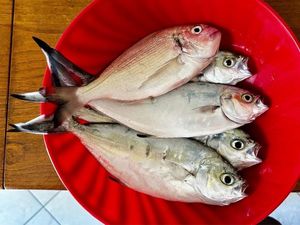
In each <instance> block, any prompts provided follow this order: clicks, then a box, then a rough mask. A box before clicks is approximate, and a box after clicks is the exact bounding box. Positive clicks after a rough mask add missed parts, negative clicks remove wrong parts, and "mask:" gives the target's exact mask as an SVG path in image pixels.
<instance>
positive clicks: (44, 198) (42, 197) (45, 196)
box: [30, 190, 59, 205]
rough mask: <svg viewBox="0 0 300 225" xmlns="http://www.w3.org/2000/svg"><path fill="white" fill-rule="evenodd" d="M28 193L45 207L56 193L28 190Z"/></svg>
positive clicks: (52, 191)
mask: <svg viewBox="0 0 300 225" xmlns="http://www.w3.org/2000/svg"><path fill="white" fill-rule="evenodd" d="M30 192H31V193H32V194H33V195H34V196H35V197H36V198H37V199H38V200H39V201H40V202H41V203H42V204H43V205H45V204H46V203H47V202H48V201H49V200H50V199H51V198H52V197H53V196H54V195H55V194H56V193H57V192H59V191H54V190H30Z"/></svg>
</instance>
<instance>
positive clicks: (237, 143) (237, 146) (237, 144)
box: [234, 141, 242, 149]
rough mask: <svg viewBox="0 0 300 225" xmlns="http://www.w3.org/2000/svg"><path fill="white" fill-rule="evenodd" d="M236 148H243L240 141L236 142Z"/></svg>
mask: <svg viewBox="0 0 300 225" xmlns="http://www.w3.org/2000/svg"><path fill="white" fill-rule="evenodd" d="M234 145H235V147H236V148H238V149H240V148H241V147H242V143H241V142H240V141H237V142H235V144H234Z"/></svg>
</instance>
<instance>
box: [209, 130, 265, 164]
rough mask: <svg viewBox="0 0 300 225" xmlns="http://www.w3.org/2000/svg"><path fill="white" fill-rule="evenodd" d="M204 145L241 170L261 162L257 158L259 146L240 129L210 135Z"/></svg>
mask: <svg viewBox="0 0 300 225" xmlns="http://www.w3.org/2000/svg"><path fill="white" fill-rule="evenodd" d="M206 145H208V146H209V147H212V148H214V149H216V151H217V152H218V153H220V154H221V155H222V156H224V158H226V159H227V160H228V162H229V163H230V164H231V165H232V166H234V167H235V168H238V169H242V168H246V167H250V166H253V165H255V164H258V163H260V162H261V159H259V158H258V157H257V154H258V151H259V149H260V148H261V145H260V144H258V143H257V142H255V141H253V140H252V139H251V138H250V136H249V135H248V134H246V133H245V132H244V131H242V130H240V129H233V130H229V131H225V132H223V133H220V134H215V135H210V136H209V137H208V138H207V140H206Z"/></svg>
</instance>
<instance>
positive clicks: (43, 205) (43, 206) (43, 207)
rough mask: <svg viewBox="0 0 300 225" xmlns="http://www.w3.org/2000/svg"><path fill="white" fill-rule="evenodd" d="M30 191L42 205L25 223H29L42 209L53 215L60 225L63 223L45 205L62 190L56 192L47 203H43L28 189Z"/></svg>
mask: <svg viewBox="0 0 300 225" xmlns="http://www.w3.org/2000/svg"><path fill="white" fill-rule="evenodd" d="M28 192H29V193H30V194H31V196H32V197H33V198H34V199H35V200H36V201H37V202H38V203H39V204H40V205H41V206H42V207H41V208H40V209H39V210H38V211H37V212H36V213H34V214H33V215H32V216H31V217H30V218H29V219H28V220H27V221H26V222H25V223H24V225H26V224H28V223H29V222H30V221H31V220H32V219H33V218H34V217H35V216H36V215H37V214H38V213H39V212H40V211H41V210H42V209H44V210H45V211H46V212H47V213H48V214H49V216H51V218H52V219H54V220H55V222H57V223H58V225H61V223H60V222H59V221H58V220H57V219H56V218H55V217H54V216H53V215H52V214H51V212H49V210H48V209H47V208H46V207H45V206H46V205H47V204H48V203H50V202H51V201H52V200H53V199H54V198H55V197H56V196H57V195H58V194H59V193H60V191H58V192H57V193H55V194H54V195H53V196H52V197H51V198H50V199H49V200H48V201H47V202H46V203H45V204H43V203H42V202H41V201H40V200H39V199H38V198H37V197H36V196H35V195H34V194H33V193H32V192H31V191H30V190H28Z"/></svg>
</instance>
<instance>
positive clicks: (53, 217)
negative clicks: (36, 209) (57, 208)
mask: <svg viewBox="0 0 300 225" xmlns="http://www.w3.org/2000/svg"><path fill="white" fill-rule="evenodd" d="M44 209H45V211H46V212H47V213H48V214H49V215H50V216H51V217H52V219H54V220H55V221H56V222H57V223H58V224H59V225H61V223H60V222H59V221H58V220H57V219H56V218H55V216H53V215H52V213H51V212H50V211H49V210H48V209H47V208H46V207H44Z"/></svg>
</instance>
